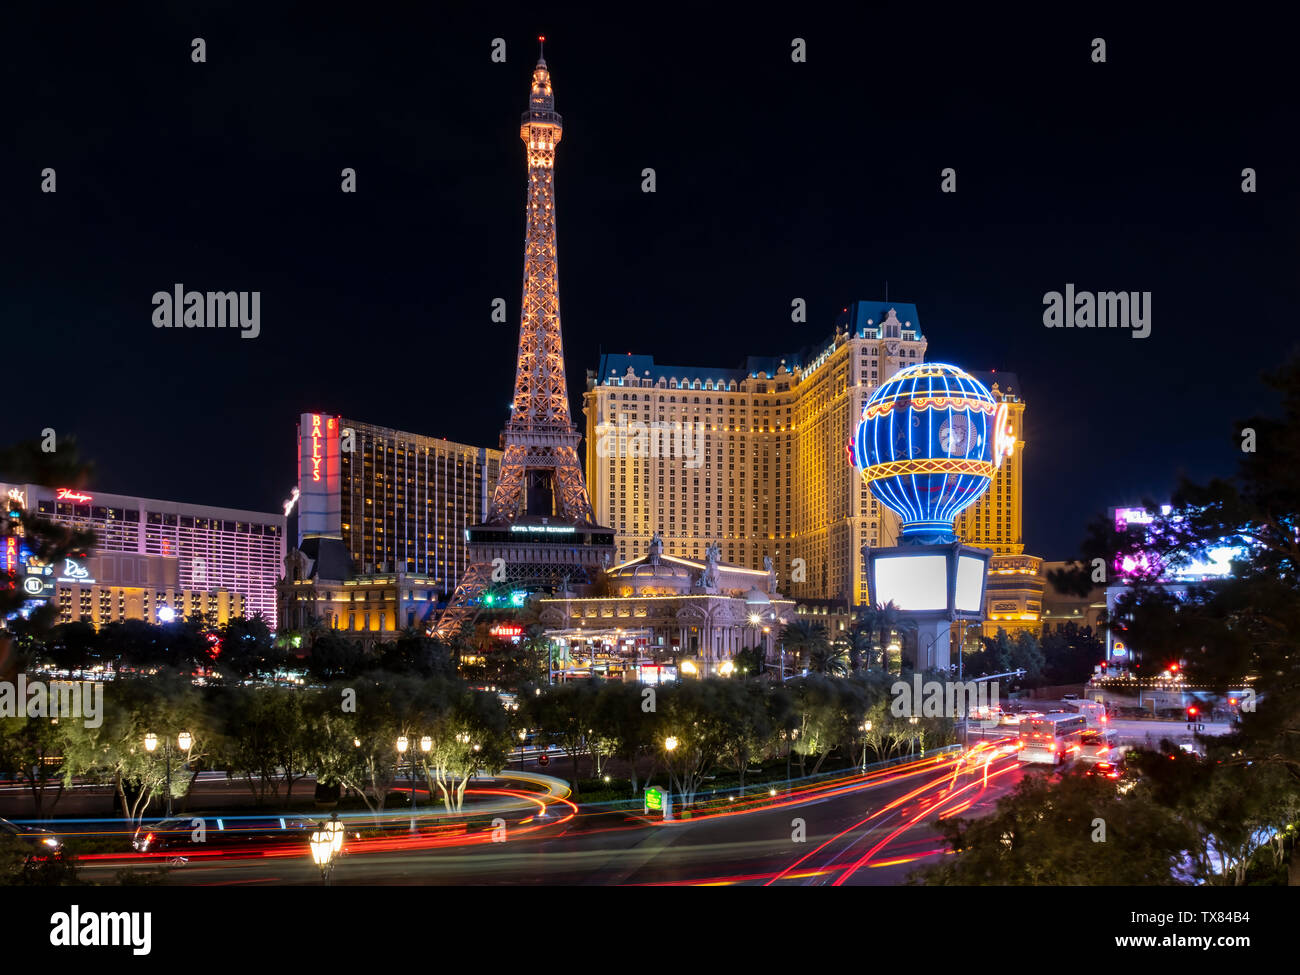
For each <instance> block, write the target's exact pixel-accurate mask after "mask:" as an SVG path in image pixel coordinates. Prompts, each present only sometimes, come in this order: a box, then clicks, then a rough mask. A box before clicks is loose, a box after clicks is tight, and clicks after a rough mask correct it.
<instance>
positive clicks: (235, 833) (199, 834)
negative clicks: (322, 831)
mask: <svg viewBox="0 0 1300 975" xmlns="http://www.w3.org/2000/svg"><path fill="white" fill-rule="evenodd" d="M319 828H320V827H319V825H318V824H317V823H316V822H315V821H314V820H311V819H303V818H300V817H281V816H257V817H247V816H230V817H216V816H201V815H195V816H173V817H171V818H169V819H160V820H158V822H156V823H151V824H149V825H148V826H141V827H140V828H139V829H137V830H136V831H135V835H134V836H133V837H132V839H131V846H132V848H133V849H134V850H135V851H136V852H137V853H159V852H163V851H168V852H173V853H178V854H184V853H197V852H201V851H204V850H214V851H215V850H222V851H226V850H231V851H233V850H247V851H249V852H255V851H256V850H258V849H263V848H266V847H285V846H303V847H304V848H305V847H306V845H307V842H308V840H309V838H310V837H311V834H312V833H313V832H314V831H315V830H317V829H319Z"/></svg>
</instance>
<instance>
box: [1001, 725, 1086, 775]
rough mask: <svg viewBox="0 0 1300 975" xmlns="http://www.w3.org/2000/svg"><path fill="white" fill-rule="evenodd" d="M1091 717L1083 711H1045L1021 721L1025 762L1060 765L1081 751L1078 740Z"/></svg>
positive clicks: (1022, 757)
mask: <svg viewBox="0 0 1300 975" xmlns="http://www.w3.org/2000/svg"><path fill="white" fill-rule="evenodd" d="M1087 727H1088V719H1087V718H1085V717H1084V716H1083V715H1081V714H1045V715H1043V716H1042V717H1037V718H1029V719H1027V720H1025V721H1022V722H1021V723H1020V751H1019V753H1018V754H1017V755H1016V757H1017V758H1019V759H1020V761H1022V762H1041V763H1043V764H1046V765H1060V764H1061V763H1062V762H1068V761H1070V760H1071V759H1072V758H1074V757H1075V756H1076V755H1077V754H1078V753H1079V748H1080V745H1079V741H1080V738H1081V737H1082V735H1083V732H1084V729H1085V728H1087Z"/></svg>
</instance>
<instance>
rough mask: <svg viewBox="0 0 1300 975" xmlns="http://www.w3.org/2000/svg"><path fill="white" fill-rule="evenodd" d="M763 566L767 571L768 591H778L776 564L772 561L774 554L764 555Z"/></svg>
mask: <svg viewBox="0 0 1300 975" xmlns="http://www.w3.org/2000/svg"><path fill="white" fill-rule="evenodd" d="M763 568H764V570H766V572H767V591H768V592H776V566H775V565H774V564H773V563H772V556H770V555H764V556H763Z"/></svg>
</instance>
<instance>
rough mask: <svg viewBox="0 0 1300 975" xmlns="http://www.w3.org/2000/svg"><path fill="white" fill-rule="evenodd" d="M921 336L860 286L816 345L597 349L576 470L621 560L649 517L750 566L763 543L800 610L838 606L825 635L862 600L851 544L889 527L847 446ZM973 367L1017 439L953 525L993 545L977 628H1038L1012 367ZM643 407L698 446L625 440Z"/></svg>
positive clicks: (647, 530) (910, 315)
mask: <svg viewBox="0 0 1300 975" xmlns="http://www.w3.org/2000/svg"><path fill="white" fill-rule="evenodd" d="M926 346H927V341H926V338H925V336H924V335H923V334H922V332H921V325H920V319H919V317H918V315H917V310H916V307H915V305H911V304H900V303H893V304H885V303H881V302H868V301H859V302H856V303H855V304H853V305H852V306H851V307H849V308H847V309H845V310H844V312H843V313H842V314H841V315H840V316H839V317H838V319H837V321H836V324H835V331H834V334H833V335H832V336H831V337H830V338H829V339H828V340H826V341H825V342H823V343H822V344H821V345H820V346H818V347H815V348H813V349H812V350H811V351H808V352H804V353H798V354H795V353H792V354H788V355H785V356H775V357H770V358H756V357H751V358H749V359H747V360H746V362H745V363H744V365H743V366H742V367H741V368H739V369H731V368H705V367H681V366H663V365H659V364H657V363H656V362H655V361H654V359H653V357H651V356H649V355H636V354H629V355H606V356H603V357H602V358H601V360H600V364H599V368H598V369H597V370H596V371H595V372H591V371H589V372H588V374H587V392H586V394H585V402H584V412H585V414H586V450H587V471H586V473H587V484H588V487H589V488H590V491H591V498H592V503H593V506H594V508H595V516H596V520H597V521H598V522H599V523H600V524H602V525H609V526H611V527H613V528H614V529H615V531H616V545H617V546H618V556H619V559H620V561H626V560H628V559H631V558H635V557H636V556H638V555H640V554H642V553H643V552H645V551H647V550H648V547H649V544H650V541H651V538H652V537H653V536H654V534H655V532H656V531H658V532H660V533H661V534H662V536H663V538H664V543H665V549H666V551H667V552H668V553H669V554H672V555H679V556H685V557H693V558H696V559H698V558H700V557H701V556H702V554H703V552H704V549H705V547H706V546H707V545H708V544H709V543H710V542H712V541H714V540H717V541H720V542H721V544H722V548H723V559H724V560H725V561H727V562H730V563H733V564H737V565H743V566H748V567H750V568H753V569H758V568H760V567H761V566H762V564H763V559H764V558H765V557H770V558H771V559H772V561H773V564H774V566H775V568H776V570H777V572H778V575H779V583H778V588H779V589H780V590H781V591H782V592H784V593H786V594H788V595H790V596H792V597H793V598H795V599H796V600H798V601H799V602H800V611H801V612H802V613H813V614H817V613H821V614H824V615H830V616H832V617H834V616H838V619H830V620H826V622H828V623H829V624H830V627H829V628H830V629H831V630H832V635H834V632H835V631H842V630H843V629H844V628H845V627H846V626H847V623H848V620H849V616H850V613H851V609H852V607H853V606H855V605H862V604H865V603H867V602H868V601H869V595H868V592H867V577H866V566H865V559H864V558H863V557H862V554H861V553H862V548H863V546H864V545H870V546H873V547H878V546H888V545H893V544H895V543H896V541H897V538H898V519H897V516H895V515H894V514H893V512H891V511H889V510H888V509H887V508H885V507H884V506H883V505H881V504H880V503H879V502H878V501H876V500H875V499H874V498H873V497H872V496H871V493H870V491H869V489H868V488H867V485H866V484H865V482H863V480H862V478H861V476H860V474H859V473H858V472H857V471H855V470H854V469H853V468H851V467H850V466H849V464H848V461H847V457H846V455H845V449H844V447H845V444H846V443H848V441H849V439H850V436H851V434H852V431H853V429H854V427H855V426H856V424H857V423H858V420H859V418H860V417H861V414H862V407H863V405H864V404H865V403H866V401H867V400H868V399H869V398H870V397H871V395H872V393H873V392H874V391H875V389H876V387H877V386H879V385H880V384H881V383H883V382H884V381H885V380H887V379H888V378H889V377H890V376H892V375H893V374H894V373H895V372H897V371H898V370H899V369H901V368H903V367H905V366H909V365H913V364H915V363H918V362H923V361H924V359H925V351H926ZM976 376H977V378H979V379H980V380H981V381H982V382H984V383H985V385H986V386H989V387H990V389H991V391H992V392H993V395H994V397H995V398H996V399H998V400H1000V401H1002V402H1005V403H1007V404H1008V419H1009V421H1010V423H1011V425H1012V429H1013V433H1014V436H1015V439H1016V449H1015V451H1014V452H1013V453H1012V455H1011V456H1010V458H1009V459H1008V460H1007V461H1006V462H1004V463H1003V464H1002V466H1001V467H1000V469H999V471H998V473H997V475H996V477H995V478H994V482H993V484H992V486H991V487H990V489H989V491H988V492H986V493H985V494H984V496H983V497H982V498H981V499H980V500H979V501H978V502H977V503H976V504H974V505H972V506H971V507H970V508H968V509H967V510H966V511H965V512H963V514H962V515H961V517H960V518H959V519H958V521H957V523H956V526H955V527H956V531H957V534H958V536H959V537H961V538H962V539H963V540H964V541H965V542H967V543H968V544H971V545H976V546H980V547H982V548H988V549H991V550H993V552H994V558H993V560H992V561H991V564H990V572H989V585H988V589H987V600H986V611H987V622H986V623H985V624H984V632H985V633H986V634H987V635H993V634H995V633H996V631H997V629H998V628H999V627H1003V628H1006V629H1007V630H1008V631H1009V632H1010V631H1014V630H1017V629H1021V628H1025V629H1031V630H1033V631H1034V632H1035V633H1036V632H1037V630H1038V627H1039V618H1040V615H1041V612H1042V599H1043V576H1042V560H1041V559H1038V558H1037V557H1035V556H1027V555H1024V543H1023V538H1022V530H1021V524H1022V522H1021V516H1022V509H1021V493H1022V471H1023V466H1022V465H1023V460H1022V453H1021V451H1022V449H1023V447H1024V435H1023V431H1024V408H1025V404H1024V402H1023V401H1022V400H1021V399H1020V397H1019V395H1018V393H1017V386H1018V383H1017V382H1016V380H1015V377H1014V376H1011V375H1007V374H993V373H986V374H980V373H977V374H976ZM654 422H662V423H666V424H671V425H675V424H679V423H680V424H693V425H694V426H693V427H692V428H691V429H693V430H696V431H700V433H699V434H698V435H697V440H698V443H697V444H696V445H695V446H696V449H697V450H698V454H697V455H696V456H695V457H689V456H683V455H682V454H683V452H682V451H670V450H662V449H658V448H657V447H655V446H654V443H655V442H654V441H653V440H648V439H646V438H644V437H642V439H641V442H640V444H639V445H633V444H632V443H631V441H633V440H636V439H637V437H638V431H639V430H640V429H642V428H641V426H640V424H651V423H654ZM634 424H635V425H634ZM647 447H649V448H650V449H646V448H647ZM692 453H694V451H692ZM647 454H655V455H656V456H646V455H647ZM666 454H667V455H668V456H665V455H666ZM674 454H676V456H674ZM797 560H802V563H800V562H799V561H797ZM800 569H802V571H800Z"/></svg>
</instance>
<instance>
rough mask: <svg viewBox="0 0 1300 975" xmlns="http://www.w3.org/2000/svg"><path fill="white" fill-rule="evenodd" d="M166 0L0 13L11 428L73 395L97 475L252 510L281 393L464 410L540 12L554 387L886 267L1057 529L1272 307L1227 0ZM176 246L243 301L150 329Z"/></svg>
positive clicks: (1270, 91) (307, 404)
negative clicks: (1069, 10) (1160, 0)
mask: <svg viewBox="0 0 1300 975" xmlns="http://www.w3.org/2000/svg"><path fill="white" fill-rule="evenodd" d="M174 6H175V9H168V8H167V7H165V6H162V5H159V6H157V7H153V6H150V5H144V4H129V5H128V4H111V5H110V4H102V5H100V4H97V5H95V6H94V7H93V8H92V7H89V5H87V8H86V9H85V10H82V9H81V8H78V7H77V6H75V5H65V4H59V5H37V4H28V3H26V2H25V0H20V2H19V3H18V4H17V5H16V7H17V8H18V9H16V10H15V9H6V11H5V12H4V13H3V14H0V18H3V20H2V22H0V35H2V36H4V38H5V45H4V72H5V74H4V89H5V92H6V94H7V96H8V97H7V98H6V99H4V101H3V102H0V104H4V106H5V107H4V116H5V117H4V123H5V124H4V130H5V136H6V138H5V142H6V145H5V147H4V150H3V151H2V152H0V177H2V179H0V193H2V196H0V213H2V214H3V216H2V217H0V227H2V228H3V234H2V236H0V239H2V240H3V244H2V245H0V246H2V247H3V251H2V252H0V258H2V259H0V322H3V328H4V336H5V349H6V353H7V354H6V356H5V374H6V389H7V394H8V395H7V396H6V409H5V413H6V416H7V420H8V422H7V423H6V426H5V430H4V440H5V442H12V441H16V440H20V439H30V438H35V437H38V436H39V434H40V431H41V429H42V428H44V427H53V428H54V429H55V430H56V431H58V432H59V433H60V434H66V433H74V434H76V435H77V437H78V438H79V440H80V442H81V445H82V450H83V453H84V454H85V455H87V456H89V457H90V458H92V459H93V460H94V461H95V462H96V464H97V475H96V477H95V480H94V482H93V483H92V484H91V485H90V487H91V488H92V489H98V490H103V491H110V492H120V493H134V494H139V495H143V496H147V497H158V498H166V499H173V500H183V501H191V502H196V503H206V504H217V505H226V506H232V507H246V508H253V509H258V510H268V511H271V510H278V508H279V503H280V501H281V500H282V499H283V498H284V497H286V495H287V494H288V491H289V489H290V487H291V486H292V484H293V483H294V477H295V454H294V440H293V438H294V424H295V421H296V417H297V415H298V414H299V413H300V412H303V411H306V410H328V411H333V412H339V413H342V414H344V415H345V416H348V417H351V418H355V419H359V420H364V421H368V422H373V423H378V424H382V425H387V426H394V427H398V428H402V429H406V430H411V431H414V432H418V433H424V434H428V435H433V436H445V437H447V438H448V439H451V440H458V441H463V442H467V443H472V444H479V445H490V446H496V443H497V434H498V431H499V430H500V429H501V427H502V426H503V425H504V423H505V420H506V415H507V410H506V405H507V403H508V402H509V399H510V393H511V387H512V382H513V374H514V354H515V343H516V340H517V328H518V313H519V289H520V275H521V270H522V244H523V233H524V219H523V217H524V214H523V205H524V190H525V178H526V177H525V168H524V154H523V146H522V144H521V143H520V141H519V138H518V126H519V116H520V113H521V112H522V111H523V110H524V109H525V107H526V104H527V94H528V83H529V78H530V73H531V70H532V66H533V63H534V62H535V60H536V55H537V45H536V41H535V37H536V35H537V34H538V33H545V34H546V35H547V37H548V40H547V44H546V58H547V62H548V64H549V66H550V68H551V72H552V77H553V82H554V85H555V95H556V109H557V110H558V111H559V112H561V113H562V114H563V116H564V123H565V128H564V139H563V142H562V144H561V145H560V148H559V150H558V159H557V170H556V192H557V201H558V207H559V210H558V227H559V246H560V273H561V300H562V313H563V321H564V332H565V335H564V338H565V348H566V353H567V364H568V375H569V388H570V395H571V398H572V399H573V401H574V406H575V415H578V416H580V413H577V412H576V411H577V410H578V408H579V405H580V395H581V391H582V389H583V388H584V384H585V375H586V371H587V370H588V369H594V368H595V366H596V362H597V357H598V355H599V354H600V353H601V352H602V351H605V352H611V351H613V352H627V351H630V352H640V353H646V354H651V355H653V356H655V358H656V359H657V360H658V361H660V362H663V363H670V364H683V365H695V364H698V365H712V366H724V367H735V366H737V365H739V364H740V362H741V360H742V358H743V357H744V356H746V355H750V354H753V355H770V354H774V353H779V352H785V351H794V350H797V349H799V348H801V347H802V346H805V345H808V344H812V343H815V342H819V341H821V340H822V339H823V338H825V337H826V336H827V335H829V334H830V332H831V330H832V323H833V321H834V317H835V313H836V312H837V311H838V310H839V309H840V308H841V307H843V306H844V305H845V304H847V303H848V302H849V301H851V300H853V299H857V298H869V299H877V298H883V297H884V294H885V288H886V282H888V289H889V296H890V297H891V298H892V299H894V300H895V301H900V302H915V303H916V305H917V307H918V309H919V312H920V316H921V325H922V328H923V331H924V334H925V335H926V337H927V338H928V340H929V350H928V353H927V358H928V359H931V360H944V361H950V362H955V363H957V364H960V365H962V366H964V367H966V368H968V369H972V370H987V369H997V370H1000V371H1001V370H1006V371H1011V372H1015V373H1017V374H1018V375H1019V377H1020V381H1021V383H1022V386H1023V388H1022V389H1021V393H1022V395H1023V396H1024V398H1025V399H1026V401H1027V403H1028V408H1027V413H1026V419H1027V439H1028V447H1027V454H1026V476H1025V492H1026V505H1025V541H1026V544H1027V548H1028V551H1030V552H1032V553H1034V554H1039V555H1043V556H1045V557H1048V558H1066V557H1069V556H1071V555H1073V554H1075V552H1076V550H1077V545H1078V543H1079V541H1080V540H1081V538H1082V535H1083V528H1084V524H1085V522H1086V521H1087V520H1088V519H1089V518H1090V517H1091V516H1092V515H1093V514H1094V513H1095V512H1098V511H1101V510H1103V509H1105V508H1106V507H1108V506H1110V505H1114V504H1123V503H1129V502H1135V501H1138V500H1139V499H1140V498H1141V497H1142V496H1144V495H1150V496H1157V497H1159V496H1162V495H1165V494H1167V492H1168V490H1169V489H1170V487H1171V486H1172V484H1173V482H1174V480H1175V478H1176V476H1177V474H1178V472H1179V471H1186V472H1187V473H1189V474H1190V475H1192V476H1194V477H1198V478H1204V477H1207V476H1209V475H1211V474H1214V473H1227V472H1229V471H1231V469H1232V466H1233V464H1234V457H1235V456H1238V455H1237V454H1236V449H1237V445H1236V442H1235V441H1234V440H1233V439H1232V422H1233V420H1234V419H1236V418H1239V417H1242V416H1246V415H1249V414H1251V413H1253V412H1256V411H1259V410H1267V409H1271V408H1272V401H1271V397H1270V394H1269V393H1268V392H1267V391H1266V389H1265V388H1264V387H1263V385H1262V384H1261V383H1260V381H1259V373H1260V371H1261V370H1263V369H1266V368H1268V367H1270V366H1272V365H1275V364H1277V363H1278V362H1280V361H1281V360H1282V359H1283V358H1284V357H1285V356H1287V355H1288V354H1290V353H1292V352H1293V351H1294V349H1295V341H1296V339H1295V317H1296V316H1295V309H1296V307H1297V303H1298V302H1297V297H1298V296H1297V290H1298V289H1297V273H1296V269H1297V259H1298V258H1300V247H1298V246H1297V243H1298V235H1297V226H1298V224H1297V216H1300V214H1298V212H1297V211H1298V210H1300V207H1298V203H1300V194H1298V193H1297V189H1296V180H1295V175H1296V171H1297V165H1296V163H1297V157H1296V155H1297V154H1296V148H1297V146H1296V139H1295V135H1294V133H1295V128H1296V117H1295V116H1296V96H1295V93H1296V91H1297V85H1296V81H1295V77H1294V74H1295V71H1294V68H1293V67H1292V62H1293V54H1292V52H1291V51H1289V50H1288V44H1289V40H1288V39H1289V38H1290V36H1291V35H1290V32H1289V31H1287V30H1284V29H1283V25H1282V24H1281V23H1269V22H1268V21H1267V20H1266V19H1265V18H1264V16H1263V15H1260V14H1259V13H1258V12H1257V11H1256V10H1255V8H1251V9H1250V11H1249V12H1248V13H1247V12H1245V11H1243V12H1242V14H1241V17H1240V20H1241V21H1243V22H1240V23H1237V22H1233V23H1227V22H1223V21H1220V20H1210V19H1203V20H1202V19H1193V18H1192V16H1191V15H1189V14H1188V13H1187V12H1186V10H1183V11H1180V12H1179V14H1178V22H1177V23H1155V22H1152V23H1144V22H1141V21H1138V20H1135V19H1134V17H1133V15H1132V14H1131V13H1125V12H1118V13H1114V14H1106V13H1091V12H1089V13H1079V14H1075V15H1070V14H1057V13H1048V12H1045V11H1044V12H1039V13H1035V14H1034V15H1032V17H1029V18H1022V17H1010V16H1006V17H1003V18H1002V19H986V18H984V17H977V16H975V15H973V14H969V13H967V14H963V15H961V17H955V16H953V17H945V16H944V15H943V14H942V13H941V12H939V11H938V10H936V9H934V8H932V7H931V6H930V5H912V9H913V11H914V12H912V13H908V12H907V10H906V8H905V7H899V8H897V9H893V8H891V9H890V10H886V11H884V12H880V11H871V12H862V13H859V14H844V15H843V16H842V17H840V18H832V17H829V16H825V17H816V18H806V17H803V16H802V15H800V14H798V10H799V7H800V5H789V6H787V7H786V9H787V10H790V11H792V12H791V13H790V14H788V15H786V16H784V17H780V18H773V17H771V16H767V15H764V16H758V15H757V14H755V15H750V16H745V17H742V18H739V19H724V18H723V17H722V16H720V15H719V16H711V15H707V14H704V13H701V11H700V9H699V7H700V6H702V5H698V6H692V7H686V8H680V9H674V8H671V7H668V6H664V5H660V4H652V5H637V6H628V7H627V13H626V14H625V15H616V14H615V13H613V12H610V13H607V14H603V15H601V16H600V17H599V18H597V19H591V18H590V17H589V16H587V17H578V16H569V15H554V14H549V13H548V14H541V13H538V12H536V11H534V10H529V9H528V8H526V7H522V6H521V7H513V6H510V5H506V4H496V3H494V4H491V5H477V6H486V7H488V8H489V9H490V13H483V14H470V13H463V14H462V13H450V14H449V13H447V12H446V11H445V10H442V9H436V7H445V6H446V5H432V4H419V5H417V4H383V5H378V6H382V8H383V11H384V12H381V13H372V12H370V11H368V10H366V9H365V8H366V7H368V6H370V5H364V4H360V5H348V6H346V7H342V8H339V9H338V10H337V12H330V11H331V9H332V8H331V7H330V5H328V4H315V3H313V4H301V5H293V6H287V5H276V4H267V5H262V4H247V5H233V4H212V3H209V4H205V3H187V4H184V5H179V4H178V5H174ZM263 6H265V7H268V8H270V9H272V10H274V11H276V12H275V13H267V12H265V11H264V10H263ZM466 6H476V5H466ZM38 7H41V8H43V9H42V10H41V11H40V12H38V10H37V8H38ZM182 7H184V8H185V9H184V10H182V9H181V8H182ZM537 9H541V8H540V6H539V7H538V8H537ZM755 9H757V8H755ZM619 16H626V18H627V19H625V20H621V19H618V17H619ZM999 16H1001V15H999ZM1224 16H1227V15H1226V14H1225V15H1224ZM193 37H203V38H204V39H205V41H206V42H207V63H206V64H194V63H192V62H191V60H190V52H191V47H190V41H191V38H193ZM494 37H504V38H505V39H506V42H507V61H506V63H504V64H499V63H493V62H492V60H491V58H490V54H491V44H492V39H493V38H494ZM794 37H803V38H805V39H806V41H807V50H808V62H807V63H805V64H796V63H792V62H791V59H790V50H791V46H790V45H791V39H792V38H794ZM1094 37H1103V38H1105V40H1106V43H1107V62H1106V63H1105V64H1094V63H1093V62H1092V61H1091V58H1090V53H1091V41H1092V38H1094ZM47 166H48V167H54V168H55V170H56V172H57V187H58V189H57V192H56V193H54V194H44V193H42V192H40V173H41V170H42V169H43V168H44V167H47ZM1248 166H1249V167H1253V168H1254V169H1255V170H1256V171H1257V173H1258V186H1259V189H1258V192H1257V193H1254V194H1244V193H1242V192H1241V182H1242V177H1241V170H1242V169H1243V168H1244V167H1248ZM343 167H353V168H355V169H356V171H357V174H358V176H357V179H358V192H357V193H356V194H355V195H348V194H343V193H341V192H340V170H341V169H342V168H343ZM645 167H653V168H654V169H655V170H656V174H657V183H658V187H657V189H658V191H657V192H656V193H655V194H653V195H650V194H643V193H642V192H641V188H640V184H641V171H642V169H643V168H645ZM945 167H953V168H955V169H956V171H957V192H956V193H955V194H944V193H941V192H940V172H941V170H942V169H943V168H945ZM178 282H179V283H183V284H184V285H185V287H186V289H194V290H200V291H207V290H247V291H260V292H261V295H262V298H261V319H262V320H261V335H260V336H259V337H258V338H256V339H252V340H249V339H243V338H241V337H240V336H239V334H238V332H237V331H234V330H221V329H210V330H203V331H200V330H187V329H155V328H154V327H153V326H152V324H151V320H150V318H151V314H152V311H153V308H152V305H151V296H152V295H153V293H154V292H156V291H160V290H166V291H170V290H171V289H172V288H173V286H174V285H175V284H176V283H178ZM1067 282H1070V283H1073V284H1074V285H1075V286H1076V288H1078V289H1080V290H1092V291H1105V290H1126V291H1150V292H1152V312H1153V321H1152V333H1151V336H1150V337H1149V338H1146V339H1142V340H1138V339H1134V338H1133V337H1131V334H1130V333H1129V332H1127V331H1125V330H1120V329H1113V330H1107V331H1098V330H1078V331H1076V330H1056V329H1047V328H1045V327H1044V326H1043V319H1042V316H1043V296H1044V294H1045V293H1046V292H1049V291H1054V290H1055V291H1060V290H1063V289H1064V287H1065V285H1066V283H1067ZM496 297H503V298H505V299H506V301H507V303H508V307H509V312H510V324H505V325H503V324H493V323H492V322H491V321H490V312H491V303H492V300H493V299H494V298H496ZM793 298H804V299H805V300H806V301H807V303H808V309H809V315H808V317H809V321H808V323H807V324H802V325H797V324H793V323H791V321H790V303H791V300H792V299H793Z"/></svg>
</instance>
